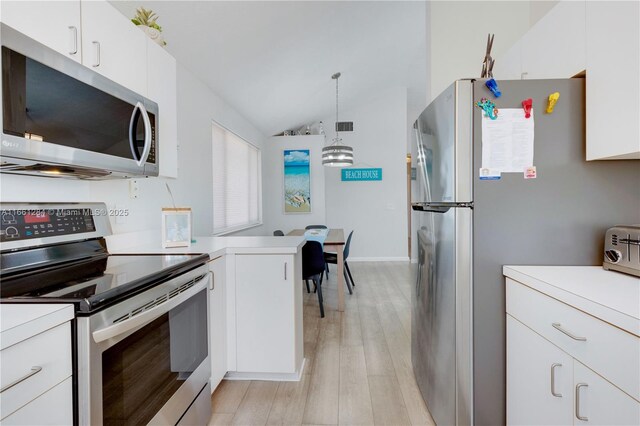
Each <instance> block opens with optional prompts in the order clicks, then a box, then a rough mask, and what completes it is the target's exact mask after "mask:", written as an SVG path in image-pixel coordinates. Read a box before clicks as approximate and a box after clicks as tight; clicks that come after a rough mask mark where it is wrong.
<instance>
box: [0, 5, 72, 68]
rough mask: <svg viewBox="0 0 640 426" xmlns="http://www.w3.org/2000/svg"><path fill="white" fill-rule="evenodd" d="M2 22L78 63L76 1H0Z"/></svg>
mask: <svg viewBox="0 0 640 426" xmlns="http://www.w3.org/2000/svg"><path fill="white" fill-rule="evenodd" d="M0 18H1V19H2V22H4V23H5V24H7V25H9V26H10V27H12V28H13V29H15V30H17V31H20V32H21V33H23V34H26V35H27V36H29V37H31V38H33V39H35V40H37V41H39V42H40V43H42V44H44V45H46V46H48V47H50V48H52V49H53V50H55V51H57V52H60V53H62V54H63V55H65V56H67V57H69V58H71V59H73V60H75V61H78V62H82V46H81V45H80V40H81V37H80V31H81V28H80V0H77V1H4V0H3V1H2V3H1V4H0Z"/></svg>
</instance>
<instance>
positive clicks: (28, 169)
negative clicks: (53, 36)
mask: <svg viewBox="0 0 640 426" xmlns="http://www.w3.org/2000/svg"><path fill="white" fill-rule="evenodd" d="M0 42H1V44H2V142H1V145H0V172H2V173H12V174H26V175H34V176H49V177H68V178H79V179H109V178H126V177H140V176H157V175H158V154H159V153H158V131H157V128H158V105H157V104H156V103H155V102H153V101H150V100H149V99H146V98H144V97H143V96H141V95H139V94H137V93H135V92H133V91H131V90H129V89H127V88H125V87H123V86H121V85H119V84H117V83H115V82H113V81H111V80H109V79H108V78H106V77H104V76H102V75H101V74H98V73H97V72H95V71H93V70H91V69H90V68H87V67H85V66H83V65H82V64H80V63H77V62H76V61H74V60H72V59H70V58H67V57H66V56H64V55H62V54H60V53H58V52H56V51H54V50H52V49H50V48H48V47H46V46H44V45H42V44H40V43H38V42H36V41H35V40H33V39H31V38H29V37H27V36H25V35H23V34H21V33H20V32H18V31H16V30H14V29H13V28H11V27H9V26H7V25H5V24H0Z"/></svg>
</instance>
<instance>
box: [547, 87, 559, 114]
mask: <svg viewBox="0 0 640 426" xmlns="http://www.w3.org/2000/svg"><path fill="white" fill-rule="evenodd" d="M558 99H560V92H555V93H552V94H550V95H549V102H548V103H547V111H546V112H547V114H551V113H552V112H553V107H555V106H556V102H558Z"/></svg>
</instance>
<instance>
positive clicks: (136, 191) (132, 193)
mask: <svg viewBox="0 0 640 426" xmlns="http://www.w3.org/2000/svg"><path fill="white" fill-rule="evenodd" d="M139 196H140V187H139V186H138V181H137V180H136V179H132V180H130V181H129V198H131V199H132V200H137V199H138V197H139Z"/></svg>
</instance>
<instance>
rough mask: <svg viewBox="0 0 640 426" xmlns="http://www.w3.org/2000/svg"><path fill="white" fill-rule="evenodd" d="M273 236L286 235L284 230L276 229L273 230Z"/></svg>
mask: <svg viewBox="0 0 640 426" xmlns="http://www.w3.org/2000/svg"><path fill="white" fill-rule="evenodd" d="M273 236H274V237H284V232H282V231H281V230H279V229H276V230H275V231H273Z"/></svg>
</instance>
